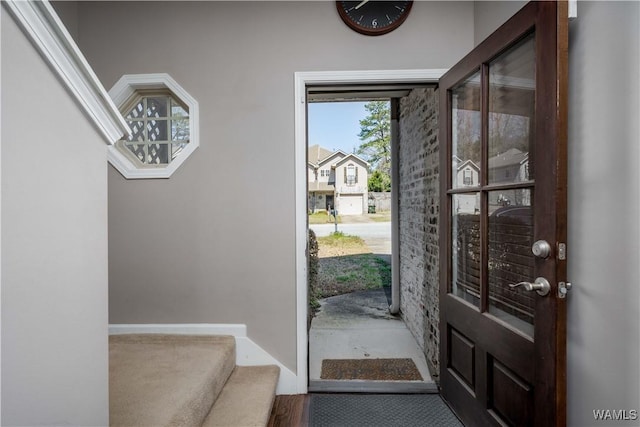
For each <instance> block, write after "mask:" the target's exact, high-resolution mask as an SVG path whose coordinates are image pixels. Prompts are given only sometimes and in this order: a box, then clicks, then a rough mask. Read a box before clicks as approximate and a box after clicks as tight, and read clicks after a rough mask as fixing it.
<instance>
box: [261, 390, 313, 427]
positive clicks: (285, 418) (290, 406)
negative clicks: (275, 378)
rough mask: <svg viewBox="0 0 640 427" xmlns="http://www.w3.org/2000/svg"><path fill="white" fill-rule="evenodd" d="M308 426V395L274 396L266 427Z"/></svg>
mask: <svg viewBox="0 0 640 427" xmlns="http://www.w3.org/2000/svg"><path fill="white" fill-rule="evenodd" d="M308 425H309V395H308V394H293V395H282V396H276V400H275V402H274V403H273V409H272V410H271V418H270V419H269V424H268V427H307V426H308Z"/></svg>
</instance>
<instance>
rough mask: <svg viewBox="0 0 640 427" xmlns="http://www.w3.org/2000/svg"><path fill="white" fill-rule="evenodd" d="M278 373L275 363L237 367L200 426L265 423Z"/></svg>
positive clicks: (240, 425)
mask: <svg viewBox="0 0 640 427" xmlns="http://www.w3.org/2000/svg"><path fill="white" fill-rule="evenodd" d="M279 376H280V368H279V367H278V366H275V365H265V366H237V367H236V369H235V370H234V371H233V373H232V374H231V376H230V377H229V380H228V381H227V384H225V386H224V388H223V389H222V392H221V393H220V395H219V396H218V399H217V400H216V402H215V404H214V405H213V408H211V412H210V413H209V415H208V416H207V418H206V419H205V420H204V423H203V424H202V426H203V427H221V426H225V427H228V426H234V427H253V426H266V425H267V423H268V422H269V417H270V415H271V408H272V406H273V401H274V399H275V392H276V386H277V384H278V378H279Z"/></svg>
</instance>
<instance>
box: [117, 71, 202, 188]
mask: <svg viewBox="0 0 640 427" xmlns="http://www.w3.org/2000/svg"><path fill="white" fill-rule="evenodd" d="M109 95H110V96H111V98H112V99H113V101H114V103H115V104H116V106H117V107H118V109H119V110H120V112H121V113H122V115H123V117H124V119H125V121H126V122H127V124H128V125H129V129H130V135H128V136H126V137H125V138H123V139H122V140H120V141H118V142H117V143H116V144H115V145H114V146H112V147H110V149H109V162H110V163H111V164H112V165H113V166H114V167H115V168H116V169H118V171H119V172H120V173H121V174H122V175H123V176H124V177H125V178H128V179H131V178H169V177H170V176H171V174H172V173H173V172H175V170H176V169H177V168H178V167H179V166H180V165H181V164H182V163H183V162H184V161H185V160H186V159H187V158H188V157H189V156H190V155H191V154H192V153H193V151H194V150H195V149H196V148H197V147H198V145H199V138H198V135H199V132H198V101H196V100H195V99H194V98H193V97H192V96H191V95H189V94H188V93H187V92H186V91H185V90H184V89H183V88H182V87H181V86H180V85H178V83H176V81H175V80H173V79H172V78H171V77H170V76H169V75H168V74H136V75H125V76H122V77H121V78H120V80H119V81H118V82H117V83H116V84H115V85H114V86H113V88H111V90H110V91H109Z"/></svg>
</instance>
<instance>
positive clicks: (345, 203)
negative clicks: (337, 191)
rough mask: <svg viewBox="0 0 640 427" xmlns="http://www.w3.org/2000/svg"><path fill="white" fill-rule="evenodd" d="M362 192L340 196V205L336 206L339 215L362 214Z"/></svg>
mask: <svg viewBox="0 0 640 427" xmlns="http://www.w3.org/2000/svg"><path fill="white" fill-rule="evenodd" d="M362 201H363V198H362V194H360V195H349V196H340V206H339V207H338V214H339V215H362V214H363V209H362Z"/></svg>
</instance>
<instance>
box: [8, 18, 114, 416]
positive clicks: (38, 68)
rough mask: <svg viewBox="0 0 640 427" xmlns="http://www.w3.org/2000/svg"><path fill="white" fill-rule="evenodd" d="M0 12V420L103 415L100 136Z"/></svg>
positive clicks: (102, 178) (104, 320)
mask: <svg viewBox="0 0 640 427" xmlns="http://www.w3.org/2000/svg"><path fill="white" fill-rule="evenodd" d="M1 15H2V46H1V51H2V82H1V84H2V105H1V109H2V135H1V137H2V168H1V169H2V188H1V193H0V194H1V198H2V241H1V245H2V297H1V301H2V348H1V351H2V420H1V423H2V425H7V426H17V425H29V426H36V425H85V426H89V425H107V424H108V421H109V418H108V410H109V405H108V347H107V333H108V331H107V322H108V313H107V302H106V301H107V285H108V283H107V281H108V279H107V273H108V264H107V171H106V169H107V166H106V163H105V161H106V143H105V142H104V140H103V139H102V137H101V136H100V134H99V133H98V132H97V131H96V130H95V129H94V128H93V127H92V125H90V124H89V121H88V120H87V119H86V117H85V116H84V115H83V113H82V111H81V109H80V108H79V107H78V106H77V105H76V104H75V102H74V100H73V99H72V98H71V96H70V95H69V93H68V92H67V91H66V90H65V88H64V87H63V86H62V85H61V84H60V82H59V81H58V80H57V79H56V77H55V76H54V75H53V73H52V72H51V71H50V69H49V68H48V66H47V65H46V64H45V62H44V61H43V60H42V58H41V57H40V56H39V55H38V53H37V52H36V51H35V50H34V49H33V48H32V47H31V45H30V44H29V42H28V41H27V39H26V37H25V36H24V35H23V33H22V32H21V31H20V29H18V27H17V26H16V25H15V23H14V22H13V20H12V19H11V18H10V16H9V15H8V13H6V11H5V10H2V13H1Z"/></svg>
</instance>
